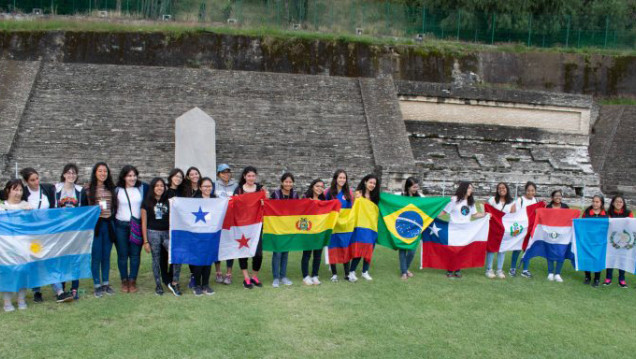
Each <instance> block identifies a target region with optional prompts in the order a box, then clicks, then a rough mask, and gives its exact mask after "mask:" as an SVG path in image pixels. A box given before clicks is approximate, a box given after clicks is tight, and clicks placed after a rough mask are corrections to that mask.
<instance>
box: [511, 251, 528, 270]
mask: <svg viewBox="0 0 636 359" xmlns="http://www.w3.org/2000/svg"><path fill="white" fill-rule="evenodd" d="M519 254H521V251H512V260H511V262H510V268H511V269H512V268H517V259H519ZM521 261H522V262H523V270H524V271H525V270H528V267H529V266H530V261H528V260H526V259H521Z"/></svg>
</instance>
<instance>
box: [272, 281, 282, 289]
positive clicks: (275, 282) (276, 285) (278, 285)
mask: <svg viewBox="0 0 636 359" xmlns="http://www.w3.org/2000/svg"><path fill="white" fill-rule="evenodd" d="M272 287H274V288H278V287H280V281H279V280H278V279H274V283H272Z"/></svg>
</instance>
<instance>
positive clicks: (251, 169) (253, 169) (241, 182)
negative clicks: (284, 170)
mask: <svg viewBox="0 0 636 359" xmlns="http://www.w3.org/2000/svg"><path fill="white" fill-rule="evenodd" d="M250 172H254V174H255V175H257V176H258V170H257V169H256V167H254V166H247V167H245V168H243V172H242V173H241V179H239V184H238V186H239V188H243V185H244V184H245V183H246V182H247V181H245V176H246V175H247V174H248V173H250ZM281 182H282V181H281Z"/></svg>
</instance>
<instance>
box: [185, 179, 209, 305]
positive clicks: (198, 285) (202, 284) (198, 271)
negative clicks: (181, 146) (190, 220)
mask: <svg viewBox="0 0 636 359" xmlns="http://www.w3.org/2000/svg"><path fill="white" fill-rule="evenodd" d="M200 190H201V191H200V192H199V193H197V195H196V196H195V198H214V193H213V192H212V191H213V190H214V183H213V182H212V180H211V179H210V178H208V177H204V178H202V179H201V182H200ZM190 270H191V271H192V276H193V277H194V288H193V289H192V291H193V293H194V295H195V296H200V295H202V294H206V295H212V294H214V289H212V287H210V273H212V265H202V266H197V265H190Z"/></svg>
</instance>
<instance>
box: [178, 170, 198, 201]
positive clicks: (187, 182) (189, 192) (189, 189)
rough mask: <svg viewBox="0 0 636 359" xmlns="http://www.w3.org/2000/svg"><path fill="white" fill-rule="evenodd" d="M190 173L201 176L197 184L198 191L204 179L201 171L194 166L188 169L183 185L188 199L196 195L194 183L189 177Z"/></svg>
mask: <svg viewBox="0 0 636 359" xmlns="http://www.w3.org/2000/svg"><path fill="white" fill-rule="evenodd" d="M190 171H197V173H198V174H199V182H197V189H198V188H199V187H201V179H202V176H201V171H199V169H198V168H196V167H194V166H192V167H190V168H188V169H187V170H186V171H185V175H184V176H183V183H182V184H183V193H184V194H185V195H186V196H187V197H192V196H193V195H194V188H192V181H190V178H189V177H188V175H189V174H190Z"/></svg>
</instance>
